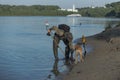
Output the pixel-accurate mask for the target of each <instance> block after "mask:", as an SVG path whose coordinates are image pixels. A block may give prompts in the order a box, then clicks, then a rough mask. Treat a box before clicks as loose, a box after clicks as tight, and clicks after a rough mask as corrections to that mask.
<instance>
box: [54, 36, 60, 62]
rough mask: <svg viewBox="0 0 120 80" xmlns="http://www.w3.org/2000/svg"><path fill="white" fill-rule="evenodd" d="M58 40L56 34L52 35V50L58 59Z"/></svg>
mask: <svg viewBox="0 0 120 80" xmlns="http://www.w3.org/2000/svg"><path fill="white" fill-rule="evenodd" d="M59 42H60V39H59V37H57V36H56V35H55V36H54V40H53V52H54V57H55V59H56V60H58V44H59Z"/></svg>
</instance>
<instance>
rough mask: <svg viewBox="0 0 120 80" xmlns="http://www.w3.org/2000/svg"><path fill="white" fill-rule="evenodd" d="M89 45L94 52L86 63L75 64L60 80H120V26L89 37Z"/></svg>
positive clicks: (89, 55) (87, 57)
mask: <svg viewBox="0 0 120 80" xmlns="http://www.w3.org/2000/svg"><path fill="white" fill-rule="evenodd" d="M79 41H80V40H79ZM79 41H78V43H79ZM87 44H90V45H92V46H93V50H92V51H91V52H90V54H87V55H86V58H85V62H84V63H78V64H74V65H73V68H72V69H71V70H70V72H68V73H67V74H61V75H62V77H60V78H59V77H58V80H120V26H119V27H116V28H112V29H109V30H107V31H104V32H102V33H100V34H97V35H94V36H91V37H88V38H87Z"/></svg>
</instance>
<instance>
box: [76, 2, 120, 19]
mask: <svg viewBox="0 0 120 80" xmlns="http://www.w3.org/2000/svg"><path fill="white" fill-rule="evenodd" d="M78 10H79V13H80V14H81V15H83V16H88V17H118V18H120V2H114V3H111V4H106V5H105V6H104V7H95V8H92V7H86V8H78Z"/></svg>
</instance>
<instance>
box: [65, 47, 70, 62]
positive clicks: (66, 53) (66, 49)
mask: <svg viewBox="0 0 120 80" xmlns="http://www.w3.org/2000/svg"><path fill="white" fill-rule="evenodd" d="M69 53H70V48H69V46H66V47H65V59H66V60H68V59H69Z"/></svg>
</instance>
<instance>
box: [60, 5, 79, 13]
mask: <svg viewBox="0 0 120 80" xmlns="http://www.w3.org/2000/svg"><path fill="white" fill-rule="evenodd" d="M60 10H62V11H71V12H78V10H77V9H75V5H73V8H72V9H63V8H61V9H60Z"/></svg>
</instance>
